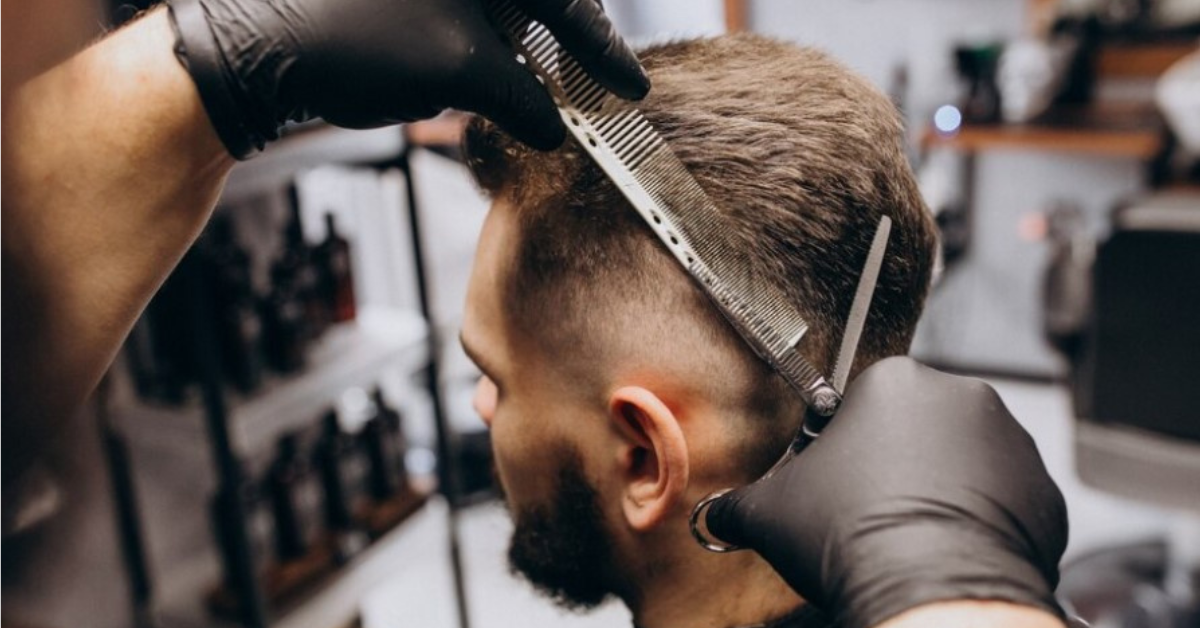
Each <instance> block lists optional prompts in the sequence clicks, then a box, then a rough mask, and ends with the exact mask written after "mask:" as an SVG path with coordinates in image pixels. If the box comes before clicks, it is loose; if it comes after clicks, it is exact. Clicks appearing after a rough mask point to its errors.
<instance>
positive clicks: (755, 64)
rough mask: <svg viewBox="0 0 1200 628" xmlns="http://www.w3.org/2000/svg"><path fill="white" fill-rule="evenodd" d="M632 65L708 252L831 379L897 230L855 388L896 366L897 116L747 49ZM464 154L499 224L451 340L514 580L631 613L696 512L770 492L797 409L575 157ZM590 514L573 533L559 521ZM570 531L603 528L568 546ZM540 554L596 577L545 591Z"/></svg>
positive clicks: (663, 572) (903, 237) (906, 207)
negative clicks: (701, 215)
mask: <svg viewBox="0 0 1200 628" xmlns="http://www.w3.org/2000/svg"><path fill="white" fill-rule="evenodd" d="M640 57H641V59H642V61H643V63H644V65H645V66H646V69H647V70H648V71H649V73H650V76H651V78H652V80H653V82H654V88H653V89H652V91H651V93H650V95H649V96H648V97H647V98H646V100H645V101H643V102H641V103H639V107H640V109H641V110H642V112H643V113H644V115H645V116H646V118H647V119H648V120H650V122H651V123H652V124H654V126H655V127H656V128H657V129H658V131H659V133H660V134H662V136H663V137H664V138H665V139H666V141H667V143H668V144H669V145H670V146H671V148H672V149H673V150H674V151H675V153H676V155H678V157H679V158H680V159H681V160H682V161H683V163H684V164H685V165H686V166H688V168H689V170H690V171H691V172H692V174H693V175H694V176H695V177H696V179H697V181H699V183H700V185H701V186H702V187H703V188H704V189H705V190H706V191H707V192H708V194H709V195H710V196H711V197H712V199H713V201H714V203H715V204H716V205H717V206H718V207H719V208H720V209H721V211H722V213H723V214H724V215H725V220H726V223H727V225H728V228H727V229H726V230H725V241H723V242H722V243H721V245H722V246H727V247H731V248H733V249H734V250H737V251H740V252H742V253H745V254H746V259H748V260H749V263H750V264H751V268H750V269H749V270H750V271H751V272H754V273H756V274H758V275H760V276H761V277H763V278H766V279H768V280H769V281H771V282H772V283H774V284H775V285H776V286H777V287H778V289H779V290H781V291H782V292H783V294H785V295H787V297H788V298H789V300H791V301H792V302H793V303H795V304H796V306H797V307H798V309H799V310H800V311H801V313H803V314H804V315H805V317H806V319H807V320H808V321H809V323H810V326H811V329H810V331H809V333H808V335H807V336H806V337H805V338H804V340H803V341H802V343H801V350H802V351H803V352H804V353H805V354H806V355H807V356H808V357H809V359H810V360H811V361H812V362H813V363H814V364H815V365H816V366H817V367H818V368H821V369H822V370H824V371H826V372H828V371H829V370H830V368H829V367H830V366H831V364H832V358H833V355H834V354H835V353H836V351H837V345H838V342H839V340H840V334H841V329H842V327H843V326H844V323H845V319H846V316H847V313H848V312H849V309H850V302H851V300H852V298H853V294H854V289H855V286H856V283H857V280H858V275H859V271H860V269H861V267H862V264H863V261H864V259H865V257H866V251H867V249H868V247H869V245H870V241H871V237H872V235H873V233H874V230H875V227H876V225H877V224H878V222H879V218H880V216H882V215H885V214H886V215H888V216H890V217H891V218H892V220H893V221H894V225H893V230H892V239H891V242H890V244H889V247H888V254H887V257H886V261H885V264H884V267H883V270H882V272H881V275H880V280H879V286H878V288H877V290H876V294H875V300H874V303H873V307H872V310H871V313H870V316H869V317H868V319H867V323H866V329H865V333H864V336H863V339H862V342H861V344H860V349H859V359H858V362H857V363H856V370H861V369H862V368H864V367H865V366H867V365H869V364H871V363H872V362H874V361H877V360H879V359H881V358H883V357H887V356H890V355H896V354H903V353H906V352H907V349H908V345H909V343H910V341H911V339H912V334H913V331H914V328H915V326H916V322H917V319H918V317H919V315H920V312H921V308H922V304H923V301H924V297H925V293H926V290H927V287H928V283H929V276H930V271H931V268H932V259H933V253H934V249H935V232H934V227H933V225H932V222H931V219H930V217H929V216H928V213H927V211H926V210H925V208H924V205H923V203H922V201H921V199H920V196H919V194H918V191H917V189H916V185H915V183H914V181H913V179H912V174H911V172H910V170H909V167H908V164H907V161H906V159H905V156H904V152H903V148H902V142H901V132H902V130H901V126H900V122H899V120H898V117H897V114H896V112H895V110H894V107H893V106H892V104H891V103H890V102H889V101H888V100H887V99H886V98H885V97H884V96H883V95H881V94H880V93H879V92H878V91H877V90H875V89H874V88H872V87H871V86H869V85H868V84H867V83H866V82H865V81H863V80H862V79H860V78H858V77H856V76H855V75H853V74H851V73H850V72H848V71H847V70H845V69H844V68H842V67H841V66H840V65H837V64H836V63H834V62H832V61H831V60H830V59H829V58H828V57H826V56H824V55H823V54H821V53H818V52H815V51H812V50H807V49H802V48H798V47H795V46H793V45H790V44H785V43H781V42H776V41H773V40H769V39H765V38H761V37H755V36H748V35H739V36H728V37H720V38H716V39H705V40H693V41H685V42H678V43H672V44H665V45H659V46H654V47H651V48H648V49H646V50H643V51H642V52H641V53H640ZM465 150H466V154H467V159H468V163H469V165H470V167H471V169H472V171H473V172H474V174H475V176H476V179H477V180H478V181H479V183H480V185H481V186H482V187H483V188H484V190H485V191H487V192H488V193H489V194H490V195H491V196H492V198H493V200H494V203H493V208H492V210H491V211H490V212H489V215H488V218H487V220H486V222H485V226H484V233H483V236H482V239H481V242H480V247H479V251H478V255H477V259H476V266H475V269H474V273H473V275H472V281H471V287H470V289H469V293H468V303H467V312H466V318H465V322H464V328H463V340H464V345H465V346H466V347H467V349H468V351H469V352H470V353H471V354H472V358H473V359H474V360H475V361H476V362H477V363H478V364H479V365H480V367H481V368H482V370H483V371H484V373H485V376H486V377H485V379H484V381H482V382H481V384H480V389H479V393H478V395H477V399H476V406H477V408H478V409H479V410H480V413H481V415H482V416H483V417H484V419H485V421H486V422H487V423H488V424H489V425H490V427H491V428H492V434H493V442H494V443H495V450H496V457H497V466H498V471H499V475H500V479H501V482H502V483H503V484H504V486H505V489H506V491H507V492H508V495H509V501H510V505H511V506H512V508H513V511H514V514H515V516H516V524H517V532H516V534H515V535H514V536H515V541H516V542H515V543H514V545H513V548H512V558H513V559H514V561H513V562H514V564H515V565H516V566H517V567H518V568H521V569H522V570H523V571H525V572H526V573H527V574H528V575H530V576H531V577H532V578H533V579H535V580H543V581H544V580H556V583H557V584H558V585H562V583H563V582H564V581H566V580H569V579H570V578H572V577H579V578H581V579H582V582H581V583H571V585H572V586H570V587H562V586H560V587H559V590H558V591H557V593H559V594H560V595H561V596H562V597H565V598H568V599H575V601H577V602H592V601H595V600H594V599H593V598H597V597H598V596H602V594H603V593H604V592H613V593H616V594H618V595H620V596H621V597H622V598H624V599H625V600H626V602H627V603H630V604H631V606H637V605H638V604H641V603H644V602H645V601H646V598H647V597H648V596H650V595H653V593H652V591H653V590H654V588H655V585H654V581H655V580H656V579H660V580H661V579H662V578H663V577H665V576H667V575H669V574H674V572H675V570H676V569H677V568H680V567H679V566H680V565H682V564H684V563H688V562H689V561H692V560H693V559H695V560H700V559H699V558H696V556H697V555H699V554H702V552H703V550H701V549H700V548H699V547H698V546H695V545H694V543H693V542H692V541H691V540H690V538H689V536H688V530H687V526H686V515H687V512H688V510H689V509H690V507H691V505H692V504H693V503H694V502H695V501H696V500H697V499H699V497H701V496H703V495H704V494H706V493H707V492H708V491H710V490H713V489H716V488H720V487H724V486H731V485H735V484H741V483H745V482H747V481H749V480H751V479H753V478H755V477H757V476H758V475H759V474H761V473H762V472H764V471H765V470H766V468H767V467H768V466H769V465H770V464H771V463H772V462H773V461H774V459H775V458H777V457H778V456H779V455H780V454H781V453H782V451H783V450H784V448H785V447H786V445H787V443H788V440H789V438H790V436H791V435H792V434H793V433H794V432H795V429H796V428H797V426H798V423H799V420H800V418H801V416H802V409H803V406H802V404H801V403H800V402H799V400H798V398H797V397H796V396H795V394H794V393H793V392H792V391H791V390H790V389H789V388H787V386H786V385H785V384H784V383H783V381H782V379H781V378H779V377H778V376H776V375H775V374H774V373H772V372H771V371H770V369H769V368H768V367H766V366H765V365H764V364H763V363H762V362H761V361H760V360H758V358H756V357H755V356H754V354H753V353H752V352H751V351H750V350H749V349H748V348H746V347H745V346H744V345H743V344H742V342H741V340H740V338H739V337H738V336H737V334H736V332H734V331H733V329H732V328H731V327H729V326H728V324H727V323H726V322H725V321H724V320H723V319H722V318H721V317H720V315H719V314H718V313H717V312H716V310H715V309H714V308H713V307H712V306H711V305H710V304H709V303H708V301H707V299H706V297H705V296H704V295H703V293H702V292H701V291H700V290H699V289H698V288H696V287H695V286H694V285H693V284H692V283H691V281H690V280H689V278H688V277H687V275H686V273H685V272H684V271H683V270H682V269H681V268H680V267H679V266H678V265H677V263H676V262H675V260H674V259H673V258H672V257H671V256H670V255H669V254H668V253H667V252H666V250H665V249H664V248H663V247H662V246H661V244H660V243H659V242H658V241H657V240H656V239H655V237H654V236H653V234H652V233H651V232H650V230H649V228H648V227H647V226H646V225H645V224H643V223H642V220H641V218H640V217H639V216H638V214H637V213H636V212H635V211H634V210H633V209H632V208H631V207H630V206H629V205H628V203H627V202H626V201H625V200H624V198H623V197H622V196H621V195H620V193H619V192H618V190H617V189H616V188H615V187H614V186H613V185H612V184H611V183H610V182H609V181H608V180H607V179H606V178H605V176H604V175H603V173H602V172H601V171H600V170H599V168H598V167H597V166H595V165H594V164H593V163H592V162H591V160H590V158H589V157H588V156H587V155H586V154H585V153H584V152H583V150H582V149H581V148H580V147H579V146H578V145H577V144H575V143H574V142H573V141H568V143H567V144H566V145H564V146H563V147H562V148H560V149H558V150H556V151H554V152H551V153H539V152H536V151H532V150H530V149H527V148H525V147H523V146H521V145H520V144H518V143H516V142H515V141H513V140H512V139H511V138H509V137H507V136H505V135H504V134H503V133H502V132H501V131H499V130H498V129H497V128H496V127H495V126H493V125H491V124H489V123H487V122H485V121H483V120H481V119H476V120H474V121H473V122H472V123H471V125H470V127H469V129H468V134H467V139H466V142H465ZM580 483H583V484H584V485H586V486H587V487H588V488H589V490H588V491H584V492H582V493H581V491H579V490H578V488H579V484H580ZM567 493H570V494H571V495H572V497H573V498H572V499H571V500H566V499H565V497H564V495H565V494H567ZM583 496H587V497H588V498H589V499H590V500H591V501H592V502H593V504H590V505H589V506H588V509H585V510H584V511H581V510H579V509H578V508H575V506H568V505H567V504H566V503H564V502H565V501H571V502H572V503H574V502H577V501H579V498H580V497H583ZM576 506H577V504H576ZM572 508H574V509H573V510H572ZM580 512H587V513H591V514H592V515H594V518H596V519H597V521H595V524H596V526H595V527H594V528H592V529H589V530H581V529H580V528H579V526H578V525H575V526H573V525H571V524H572V523H579V521H573V520H582V519H585V518H586V517H571V516H568V514H566V513H575V514H578V513H580ZM556 517H557V518H558V519H559V521H557V522H556V523H557V524H558V525H554V526H548V525H546V524H547V523H549V522H552V520H554V519H555V518H556ZM532 529H537V530H543V531H542V532H540V533H538V534H532V535H531V534H528V533H529V532H530V530H532ZM556 532H564V533H569V534H564V535H563V536H564V538H566V537H568V536H572V535H578V536H579V537H580V538H586V539H590V540H591V541H594V542H596V543H600V540H605V541H606V543H605V547H603V548H601V549H602V551H597V552H592V553H590V554H589V555H588V557H587V560H588V561H592V562H595V563H596V564H590V565H578V564H576V565H574V566H575V567H576V569H574V570H572V569H569V568H568V569H550V570H547V569H540V567H545V566H546V565H544V564H542V563H545V562H546V561H551V562H552V561H554V558H555V555H556V554H561V553H563V552H565V549H563V548H561V547H560V548H554V547H553V543H554V542H555V539H554V538H552V537H553V536H554V535H555V533H556ZM529 538H533V539H534V540H533V541H532V542H527V541H528V539H529ZM538 544H540V545H538ZM573 545H578V543H573ZM548 550H549V551H548ZM558 550H562V551H558ZM690 552H694V553H695V554H692V553H690ZM533 558H538V559H539V560H538V561H536V562H538V563H539V564H537V565H534V564H532V563H533V562H535V561H533V560H532V559H533ZM572 559H573V560H574V561H575V562H576V563H578V562H579V560H578V555H576V556H573V557H572ZM726 560H728V559H726ZM725 564H726V565H732V564H733V563H732V562H727V563H725ZM558 567H563V566H562V565H558ZM568 567H570V565H568ZM551 572H554V573H553V575H552V576H548V575H547V574H550V573H551ZM542 576H546V577H542ZM542 584H546V585H552V584H555V583H552V582H543V583H542ZM575 584H579V585H580V586H578V587H576V586H574V585H575ZM584 585H588V586H584ZM592 585H594V586H592ZM567 588H570V589H577V590H573V591H572V590H565V589H567ZM584 589H587V590H588V591H590V592H591V593H593V594H592V595H590V596H589V595H583V594H580V595H575V594H576V593H580V591H582V590H584ZM596 592H599V593H596ZM636 612H637V610H636V608H635V613H636Z"/></svg>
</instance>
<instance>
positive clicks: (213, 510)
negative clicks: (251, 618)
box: [210, 464, 271, 591]
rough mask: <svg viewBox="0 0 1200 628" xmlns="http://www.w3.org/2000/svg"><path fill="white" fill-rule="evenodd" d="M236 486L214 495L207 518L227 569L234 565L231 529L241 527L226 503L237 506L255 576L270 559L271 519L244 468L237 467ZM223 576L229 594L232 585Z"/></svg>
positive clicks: (256, 485) (233, 586)
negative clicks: (238, 474)
mask: <svg viewBox="0 0 1200 628" xmlns="http://www.w3.org/2000/svg"><path fill="white" fill-rule="evenodd" d="M239 466H240V467H241V473H240V482H239V483H238V485H237V486H236V487H233V489H232V490H228V491H218V492H217V493H216V494H214V495H213V497H212V501H211V503H210V515H211V517H212V522H213V526H214V528H215V530H216V537H217V544H218V546H219V549H220V551H221V557H222V559H223V564H225V565H227V566H230V565H234V564H236V562H237V558H236V557H235V553H236V551H237V550H236V549H235V548H234V545H233V543H234V541H233V539H234V531H235V526H239V525H243V522H242V521H239V520H238V519H237V517H236V513H235V511H234V509H233V508H232V507H231V504H230V503H229V500H231V499H236V500H238V501H239V502H240V503H241V510H242V514H243V515H244V516H245V522H244V525H245V526H246V532H247V535H248V536H249V539H248V541H249V544H250V561H251V563H252V565H253V566H254V572H255V573H259V574H261V573H263V572H264V570H265V569H266V565H267V562H268V560H269V558H270V555H271V548H270V544H271V515H270V512H269V510H268V508H267V504H266V500H265V499H264V495H263V493H262V490H261V488H262V487H261V486H260V485H259V484H258V483H257V482H256V481H255V480H254V475H253V473H251V471H250V468H249V467H248V466H247V465H245V464H240V465H239ZM228 577H229V574H228V573H226V578H227V581H226V583H225V584H226V588H227V589H229V590H230V591H232V590H234V589H235V588H236V584H235V583H233V582H230V581H228Z"/></svg>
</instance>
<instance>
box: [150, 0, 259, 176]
mask: <svg viewBox="0 0 1200 628" xmlns="http://www.w3.org/2000/svg"><path fill="white" fill-rule="evenodd" d="M167 3H168V6H169V12H170V18H171V20H170V21H171V28H172V30H173V31H174V33H175V56H176V58H177V59H178V60H179V62H180V63H181V64H182V65H183V67H184V68H185V69H186V70H187V71H188V74H190V75H191V77H192V81H193V82H194V83H195V84H196V89H197V90H198V91H199V93H200V100H201V102H202V103H203V104H204V110H205V112H206V113H207V114H208V118H209V121H210V122H211V123H212V125H213V129H214V130H215V131H216V132H217V136H218V137H219V138H220V139H221V143H222V144H224V145H225V148H226V150H228V151H229V154H230V155H232V156H233V157H235V158H236V159H247V158H249V157H252V156H254V155H255V154H257V153H258V152H259V151H261V150H262V149H263V147H264V146H265V145H266V143H267V142H268V141H271V140H274V139H276V138H278V136H279V133H278V126H279V123H278V121H276V119H275V116H274V114H273V113H272V107H270V106H269V104H268V103H263V102H255V100H257V99H256V98H255V97H254V96H253V95H252V94H250V93H248V92H247V90H245V89H244V86H243V85H242V83H241V81H240V80H239V79H238V77H237V76H236V74H235V72H234V68H232V67H231V66H230V63H229V60H228V59H226V57H225V54H224V52H223V48H222V46H221V43H222V42H221V41H220V39H219V37H218V34H217V33H216V32H215V31H214V29H213V28H212V24H211V21H210V20H211V18H212V16H211V15H210V11H212V10H214V7H215V9H216V10H218V11H221V10H222V7H223V5H221V4H220V3H213V4H205V3H202V2H201V1H200V0H168V2H167ZM220 17H222V18H225V17H229V16H220ZM222 22H223V23H228V24H239V22H238V21H237V20H236V19H223V20H222ZM240 26H241V27H243V28H250V27H251V26H250V25H249V24H240ZM246 52H247V53H248V52H249V51H246Z"/></svg>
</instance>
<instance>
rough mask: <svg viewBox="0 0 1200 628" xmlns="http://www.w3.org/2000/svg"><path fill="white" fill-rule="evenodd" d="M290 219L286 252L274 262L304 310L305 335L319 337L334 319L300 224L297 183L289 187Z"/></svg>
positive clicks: (313, 255)
mask: <svg viewBox="0 0 1200 628" xmlns="http://www.w3.org/2000/svg"><path fill="white" fill-rule="evenodd" d="M288 202H289V205H288V207H289V210H290V212H291V213H290V216H289V218H288V223H287V226H286V227H285V228H284V232H283V251H282V253H281V255H280V256H279V259H278V260H277V261H276V262H275V267H276V268H277V269H278V271H279V276H280V277H287V280H288V281H290V282H291V284H292V286H291V289H292V291H293V292H294V293H295V295H296V298H297V299H298V300H299V301H300V302H301V304H302V306H303V311H304V335H305V337H306V338H308V339H312V338H316V337H318V336H320V335H321V334H322V333H323V332H324V331H325V330H326V329H327V328H328V327H329V324H330V322H331V321H332V320H333V313H332V311H331V309H330V307H329V304H328V301H327V300H326V299H325V295H324V292H323V291H322V288H321V269H320V268H319V260H318V259H317V256H316V252H317V251H316V250H315V249H314V247H311V246H309V245H308V242H307V241H306V240H305V239H304V227H303V223H302V222H301V221H300V199H299V194H298V192H297V190H296V186H295V184H292V185H291V186H290V187H289V188H288Z"/></svg>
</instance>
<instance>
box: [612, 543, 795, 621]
mask: <svg viewBox="0 0 1200 628" xmlns="http://www.w3.org/2000/svg"><path fill="white" fill-rule="evenodd" d="M687 540H688V541H690V538H689V539H687ZM672 549H674V550H675V552H674V554H675V556H674V557H671V558H669V559H668V560H657V561H655V562H654V563H649V564H653V565H654V566H653V567H646V568H644V569H642V570H641V572H642V573H643V574H647V575H646V577H644V578H641V580H642V581H641V582H638V585H639V586H638V590H639V593H640V595H639V596H638V599H637V600H625V602H626V605H627V606H629V609H630V611H631V612H632V613H633V619H634V623H635V624H637V626H639V627H640V628H733V627H736V626H753V625H757V624H762V623H764V622H768V621H770V620H773V619H777V618H780V617H783V616H785V615H787V614H789V613H791V612H792V611H793V610H795V609H796V608H797V607H799V606H800V605H801V604H803V602H804V601H803V599H801V598H800V597H799V596H798V595H796V593H795V592H794V591H792V590H791V588H790V587H788V586H787V583H785V582H784V581H783V579H782V578H780V577H779V575H778V574H776V573H775V571H774V570H772V569H771V567H770V565H768V564H767V563H766V561H764V560H763V559H762V558H760V557H759V556H758V555H757V554H754V553H753V552H737V553H733V554H713V553H710V552H707V551H705V550H703V549H701V548H700V547H699V546H698V545H695V544H694V543H693V544H692V546H690V547H688V546H687V544H686V543H683V544H680V545H678V546H676V547H674V548H672Z"/></svg>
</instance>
